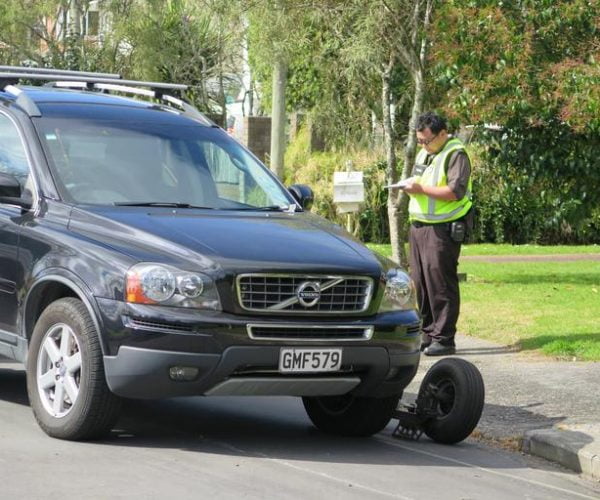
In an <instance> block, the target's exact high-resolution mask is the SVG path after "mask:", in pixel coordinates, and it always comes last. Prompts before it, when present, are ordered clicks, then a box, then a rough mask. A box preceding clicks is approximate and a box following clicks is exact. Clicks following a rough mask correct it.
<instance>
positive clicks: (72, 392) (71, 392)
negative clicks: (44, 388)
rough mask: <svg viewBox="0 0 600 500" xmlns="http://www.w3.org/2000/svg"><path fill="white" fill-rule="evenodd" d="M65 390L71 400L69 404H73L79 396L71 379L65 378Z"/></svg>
mask: <svg viewBox="0 0 600 500" xmlns="http://www.w3.org/2000/svg"><path fill="white" fill-rule="evenodd" d="M64 384H65V390H66V391H67V395H68V396H69V399H70V400H71V404H75V401H76V400H77V395H78V394H79V387H77V384H76V383H75V379H74V378H73V377H65V380H64Z"/></svg>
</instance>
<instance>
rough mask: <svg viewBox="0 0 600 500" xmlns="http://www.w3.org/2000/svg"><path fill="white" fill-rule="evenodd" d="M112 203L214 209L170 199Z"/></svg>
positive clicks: (116, 204) (129, 205) (118, 205)
mask: <svg viewBox="0 0 600 500" xmlns="http://www.w3.org/2000/svg"><path fill="white" fill-rule="evenodd" d="M113 205H115V206H117V207H172V208H203V209H207V210H214V207H202V206H199V205H190V204H189V203H175V202H170V201H115V202H114V203H113Z"/></svg>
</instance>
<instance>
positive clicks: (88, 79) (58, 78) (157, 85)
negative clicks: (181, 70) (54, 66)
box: [0, 72, 188, 91]
mask: <svg viewBox="0 0 600 500" xmlns="http://www.w3.org/2000/svg"><path fill="white" fill-rule="evenodd" d="M1 78H13V79H14V78H25V79H29V80H41V81H55V82H85V83H114V84H117V85H129V86H133V87H147V88H150V89H153V90H155V89H160V90H181V91H183V90H186V89H187V88H188V86H187V85H183V84H179V83H162V82H143V81H137V80H122V79H119V78H96V77H92V76H79V75H73V76H68V75H56V74H49V75H46V74H44V75H41V74H35V73H11V72H0V79H1Z"/></svg>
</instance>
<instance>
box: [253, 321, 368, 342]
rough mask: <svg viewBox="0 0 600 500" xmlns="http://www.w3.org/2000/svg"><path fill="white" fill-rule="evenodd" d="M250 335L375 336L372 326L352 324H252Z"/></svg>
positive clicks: (256, 337)
mask: <svg viewBox="0 0 600 500" xmlns="http://www.w3.org/2000/svg"><path fill="white" fill-rule="evenodd" d="M247 328H248V336H249V337H250V338H251V339H253V340H308V341H311V342H314V341H319V340H321V341H330V340H369V339H370V338H371V337H372V336H373V327H372V326H351V325H331V326H323V325H298V324H296V325H290V324H286V325H275V324H250V325H248V327H247Z"/></svg>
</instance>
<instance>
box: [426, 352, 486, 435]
mask: <svg viewBox="0 0 600 500" xmlns="http://www.w3.org/2000/svg"><path fill="white" fill-rule="evenodd" d="M428 393H429V395H428ZM418 397H419V399H421V398H423V397H425V398H432V399H429V401H430V402H431V403H432V407H433V408H434V409H435V411H436V415H434V416H433V417H431V418H428V419H427V420H425V422H424V424H423V431H424V432H425V434H427V436H429V437H430V438H431V439H433V440H434V441H437V442H438V443H444V444H454V443H458V442H460V441H462V440H464V439H466V438H467V437H468V436H469V435H470V434H471V432H473V429H475V427H476V426H477V424H478V423H479V419H480V418H481V413H482V411H483V404H484V400H485V389H484V385H483V378H482V377H481V373H480V372H479V370H478V369H477V367H476V366H475V365H473V364H472V363H469V362H468V361H465V360H464V359H460V358H445V359H442V360H441V361H438V362H437V363H436V364H435V365H433V366H432V367H431V368H430V369H429V371H428V372H427V373H426V374H425V377H424V378H423V382H422V383H421V387H420V389H419V396H418ZM427 406H428V407H429V405H427Z"/></svg>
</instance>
